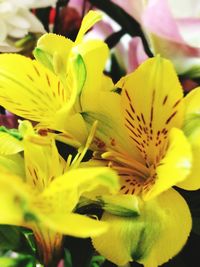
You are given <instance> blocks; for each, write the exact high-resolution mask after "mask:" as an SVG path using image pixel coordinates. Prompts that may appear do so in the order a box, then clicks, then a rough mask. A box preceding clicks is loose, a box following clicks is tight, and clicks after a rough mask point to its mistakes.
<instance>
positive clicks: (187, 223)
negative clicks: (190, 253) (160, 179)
mask: <svg viewBox="0 0 200 267" xmlns="http://www.w3.org/2000/svg"><path fill="white" fill-rule="evenodd" d="M158 202H159V205H160V208H161V209H163V211H164V218H163V219H164V222H163V229H162V232H161V233H160V236H159V239H158V240H157V242H155V244H154V246H153V247H152V251H151V253H150V255H149V257H147V259H145V260H144V261H141V263H143V264H144V266H145V267H154V266H158V265H159V266H160V265H162V264H163V263H165V262H167V261H168V260H170V259H171V258H173V257H174V256H175V255H176V254H178V253H179V252H180V251H181V249H182V248H183V246H184V245H185V243H186V241H187V238H188V236H189V234H190V231H191V227H192V220H191V215H190V211H189V208H188V205H187V203H186V202H185V200H184V199H183V198H182V197H181V195H180V194H178V193H177V192H176V191H175V190H173V189H170V190H168V191H166V192H165V193H163V194H161V195H160V196H159V197H158Z"/></svg>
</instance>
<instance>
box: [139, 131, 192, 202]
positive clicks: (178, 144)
mask: <svg viewBox="0 0 200 267" xmlns="http://www.w3.org/2000/svg"><path fill="white" fill-rule="evenodd" d="M191 167H192V152H191V147H190V144H189V142H188V141H187V139H186V137H185V135H184V134H183V132H182V131H181V130H179V129H176V128H173V129H171V131H170V133H169V144H168V149H167V151H166V154H165V156H164V158H163V159H162V160H161V161H160V162H159V164H158V167H157V168H156V170H155V172H156V174H155V178H154V179H155V183H154V184H153V185H151V184H150V187H146V188H145V189H144V191H143V196H144V199H145V200H146V201H147V200H149V199H150V198H153V197H156V196H157V195H159V194H160V193H162V192H163V191H165V190H167V189H169V188H170V187H172V186H174V185H176V184H177V183H179V182H181V181H183V180H184V179H186V178H187V176H188V175H189V173H190V170H191ZM153 175H154V174H153Z"/></svg>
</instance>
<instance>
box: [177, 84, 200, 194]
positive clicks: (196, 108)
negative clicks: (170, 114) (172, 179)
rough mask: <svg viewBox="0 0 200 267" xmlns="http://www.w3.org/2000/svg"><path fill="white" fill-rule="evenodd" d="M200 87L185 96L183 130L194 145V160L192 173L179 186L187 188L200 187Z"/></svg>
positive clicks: (192, 145) (195, 188) (194, 188)
mask: <svg viewBox="0 0 200 267" xmlns="http://www.w3.org/2000/svg"><path fill="white" fill-rule="evenodd" d="M199 99H200V88H196V89H194V90H192V91H191V92H190V93H189V94H188V95H187V96H186V97H185V106H186V110H185V120H184V125H183V131H184V133H185V135H186V136H187V138H188V141H189V142H190V144H191V147H192V154H193V162H192V169H191V173H190V174H189V176H188V177H187V179H185V180H184V181H183V182H181V183H179V184H178V185H177V186H179V187H181V188H183V189H186V190H197V189H199V188H200V178H199V175H198V174H199V171H200V157H199V155H200V116H199V113H200V104H199Z"/></svg>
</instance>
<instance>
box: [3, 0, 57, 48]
mask: <svg viewBox="0 0 200 267" xmlns="http://www.w3.org/2000/svg"><path fill="white" fill-rule="evenodd" d="M55 3H56V1H55V0H19V1H15V0H3V1H1V2H0V28H1V33H0V51H1V52H13V51H18V50H19V48H17V47H15V45H14V42H12V39H15V40H16V39H21V38H23V37H25V36H26V35H27V34H28V33H44V32H45V30H44V27H43V25H42V24H41V22H40V21H39V20H38V19H37V17H36V16H34V15H33V14H32V13H31V11H30V9H31V8H41V7H46V6H51V5H54V4H55Z"/></svg>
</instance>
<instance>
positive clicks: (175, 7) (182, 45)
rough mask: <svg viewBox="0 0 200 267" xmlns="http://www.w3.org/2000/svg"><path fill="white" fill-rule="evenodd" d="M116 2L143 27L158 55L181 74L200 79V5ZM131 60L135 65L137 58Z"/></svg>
mask: <svg viewBox="0 0 200 267" xmlns="http://www.w3.org/2000/svg"><path fill="white" fill-rule="evenodd" d="M113 2H115V3H116V4H118V5H119V6H121V7H122V8H124V10H125V11H127V12H128V13H129V14H130V15H131V16H133V17H134V18H135V19H136V20H137V21H138V22H139V23H140V24H141V26H142V28H143V30H144V32H145V33H146V35H147V39H148V41H149V43H150V47H151V49H152V51H153V52H154V54H160V55H161V56H163V57H166V58H168V59H170V60H172V61H173V63H174V65H175V68H176V70H177V72H178V73H179V74H185V73H188V75H189V76H190V77H199V76H200V1H198V0H148V1H146V4H145V2H144V1H142V0H134V1H131V0H124V1H120V0H113ZM134 42H136V41H134ZM131 47H132V48H133V46H131ZM134 53H136V51H135V52H134ZM136 54H137V53H136ZM131 60H133V61H135V58H133V57H132V59H131ZM132 65H135V63H134V62H133V63H132Z"/></svg>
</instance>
